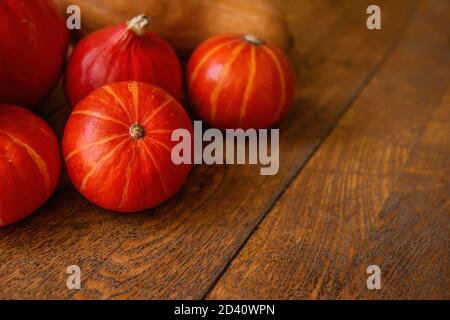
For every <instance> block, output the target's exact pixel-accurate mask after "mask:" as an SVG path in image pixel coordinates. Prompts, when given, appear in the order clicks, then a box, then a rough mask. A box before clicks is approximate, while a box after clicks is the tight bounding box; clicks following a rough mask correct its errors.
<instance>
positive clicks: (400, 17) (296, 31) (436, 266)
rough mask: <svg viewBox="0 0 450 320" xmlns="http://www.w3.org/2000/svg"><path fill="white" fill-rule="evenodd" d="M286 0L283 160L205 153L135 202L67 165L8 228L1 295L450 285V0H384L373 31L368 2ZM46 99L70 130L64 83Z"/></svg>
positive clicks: (271, 294) (423, 291) (365, 295)
mask: <svg viewBox="0 0 450 320" xmlns="http://www.w3.org/2000/svg"><path fill="white" fill-rule="evenodd" d="M279 2H280V3H281V4H282V6H283V8H284V9H285V11H286V13H287V15H288V19H289V23H290V27H291V31H292V33H293V35H294V38H295V48H294V49H293V50H292V53H291V56H292V59H293V61H294V63H295V67H296V70H297V73H298V78H299V81H298V86H297V91H296V99H295V103H294V106H293V107H292V109H291V110H290V113H289V114H288V116H287V117H286V118H285V119H284V121H282V122H281V123H280V132H281V136H280V171H279V173H278V174H277V175H275V176H261V175H260V174H259V168H258V167H257V166H244V165H242V166H206V165H200V166H196V167H195V168H194V170H193V172H192V173H191V175H190V177H189V180H188V182H187V184H186V185H185V187H184V188H183V189H182V190H181V191H180V192H179V193H178V194H177V195H176V196H175V197H174V198H172V199H171V200H169V201H168V202H167V203H165V204H163V205H162V206H160V207H158V208H157V209H155V210H151V211H148V212H144V213H139V214H130V215H124V214H117V213H112V212H107V211H105V210H102V209H100V208H98V207H96V206H95V205H92V204H90V203H89V202H87V201H86V200H85V199H84V198H83V197H82V196H81V195H80V194H79V193H78V192H77V191H75V190H74V189H73V187H72V186H71V185H70V183H69V182H68V181H67V178H65V179H63V180H64V181H63V182H62V184H61V187H60V188H59V190H58V191H57V193H56V194H55V195H54V196H53V197H52V198H51V199H50V201H49V202H48V203H47V204H46V205H44V206H43V207H42V208H41V209H40V210H38V212H36V213H35V214H34V215H32V216H31V217H29V218H27V219H25V220H23V221H21V222H19V223H17V224H15V225H13V226H9V227H6V228H2V229H1V230H0V298H3V299H47V298H51V299H82V298H86V299H129V298H135V299H166V298H169V299H203V298H206V299H229V298H230V299H303V298H306V299H352V298H362V299H391V298H400V299H431V298H437V299H449V298H450V283H449V282H450V281H449V279H450V273H449V269H450V268H449V267H450V264H449V249H450V246H449V245H450V241H449V240H450V239H449V234H450V201H449V200H450V20H449V17H450V1H447V0H422V1H420V0H418V1H415V0H377V1H375V2H376V3H377V4H378V5H379V6H380V7H381V12H382V30H373V31H370V30H368V29H367V28H366V18H367V14H366V8H367V6H368V5H369V4H372V2H373V1H366V0H362V1H359V0H358V1H335V0H320V1H310V0H301V1H298V0H290V1H285V0H284V1H281V0H280V1H279ZM37 112H38V113H39V114H41V115H42V116H44V117H45V118H46V119H47V120H49V121H50V123H51V124H52V126H53V127H54V128H55V130H56V131H57V132H58V134H61V132H62V130H63V127H64V123H65V120H66V118H67V116H68V114H69V112H70V108H69V107H68V105H67V103H65V101H64V96H63V93H62V90H61V88H60V87H58V88H57V89H56V90H55V92H54V93H53V94H52V95H51V96H50V97H49V99H48V101H46V102H45V103H44V104H43V105H42V106H41V107H40V108H39V109H38V111H37ZM70 265H78V266H80V268H81V281H82V284H81V285H82V288H81V290H69V289H67V287H66V280H67V277H68V275H67V274H66V268H67V267H68V266H70ZM369 265H378V266H380V268H381V279H382V280H381V282H382V287H381V290H368V289H367V286H366V280H367V277H368V276H369V275H368V274H367V273H366V268H367V267H368V266H369Z"/></svg>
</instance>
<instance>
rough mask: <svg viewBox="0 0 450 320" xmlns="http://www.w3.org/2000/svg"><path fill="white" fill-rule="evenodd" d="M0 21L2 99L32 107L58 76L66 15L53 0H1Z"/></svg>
mask: <svg viewBox="0 0 450 320" xmlns="http://www.w3.org/2000/svg"><path fill="white" fill-rule="evenodd" d="M0 25H1V28H0V102H2V103H12V104H17V105H21V106H24V107H27V108H31V107H32V106H33V105H34V104H36V103H37V102H38V101H39V100H41V99H42V98H43V97H44V96H45V95H46V94H47V93H48V92H49V91H50V89H51V88H52V86H53V85H54V84H55V82H56V81H57V80H58V78H59V75H60V72H61V68H62V66H63V63H64V60H65V58H66V54H67V47H68V44H69V35H68V31H67V28H66V25H65V23H64V19H63V18H62V16H60V15H59V12H58V10H57V8H56V7H55V5H54V4H53V2H52V1H51V0H2V1H0Z"/></svg>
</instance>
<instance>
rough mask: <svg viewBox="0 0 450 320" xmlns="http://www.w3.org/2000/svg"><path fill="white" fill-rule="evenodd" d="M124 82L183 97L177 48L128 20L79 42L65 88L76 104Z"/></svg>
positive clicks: (73, 55) (70, 61) (179, 98)
mask: <svg viewBox="0 0 450 320" xmlns="http://www.w3.org/2000/svg"><path fill="white" fill-rule="evenodd" d="M150 28H151V26H150ZM121 81H141V82H147V83H151V84H154V85H156V86H159V87H161V88H162V89H164V90H166V91H167V92H168V93H169V94H171V95H172V96H173V97H175V99H177V100H178V101H181V99H182V71H181V65H180V62H179V60H178V57H177V55H176V54H175V52H174V51H173V49H172V48H171V47H170V45H169V44H168V43H167V42H166V41H165V40H164V39H162V38H161V37H159V36H158V35H156V34H155V33H152V32H146V33H145V34H144V35H142V36H139V35H137V34H135V33H134V32H133V31H132V30H130V29H129V28H128V27H127V24H126V23H120V24H117V25H114V26H110V27H106V28H103V29H100V30H98V31H96V32H93V33H91V34H90V35H88V36H86V37H85V38H83V39H82V40H81V41H80V42H79V43H78V44H77V46H76V47H75V49H74V51H73V54H72V56H71V58H70V60H69V64H68V66H67V72H66V77H65V88H66V93H67V97H68V98H69V100H70V102H71V103H72V105H76V104H77V103H78V102H79V101H80V100H81V99H82V98H84V97H85V96H86V95H87V94H89V93H90V92H91V91H92V90H94V89H96V88H99V87H102V86H104V85H107V84H111V83H114V82H121Z"/></svg>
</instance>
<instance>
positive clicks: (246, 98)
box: [187, 35, 295, 130]
mask: <svg viewBox="0 0 450 320" xmlns="http://www.w3.org/2000/svg"><path fill="white" fill-rule="evenodd" d="M187 81H188V89H189V99H190V101H191V105H192V107H193V109H194V111H195V112H196V113H197V115H198V116H199V117H200V118H201V119H202V120H204V121H206V122H207V123H208V124H210V125H211V126H213V127H216V128H219V129H222V130H223V129H226V128H230V129H236V128H243V129H247V128H256V129H258V128H268V127H271V126H272V125H273V124H275V123H276V122H277V121H278V120H279V119H280V118H281V117H282V116H283V114H285V113H286V111H287V109H288V107H289V105H290V104H291V102H292V100H293V97H294V86H295V80H294V71H293V67H292V65H291V64H290V62H289V60H288V58H287V57H286V55H285V54H284V53H283V52H282V51H281V50H279V49H278V48H276V47H274V46H272V45H270V44H267V43H265V42H264V41H262V40H260V39H258V38H256V37H254V36H251V35H244V36H241V35H223V36H217V37H213V38H211V39H209V40H207V41H205V42H204V43H203V44H201V45H200V46H199V47H198V48H197V49H196V50H195V51H194V53H193V54H192V56H191V58H190V59H189V62H188V67H187Z"/></svg>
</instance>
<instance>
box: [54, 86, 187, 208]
mask: <svg viewBox="0 0 450 320" xmlns="http://www.w3.org/2000/svg"><path fill="white" fill-rule="evenodd" d="M178 128H184V129H186V130H188V131H189V133H190V134H191V139H192V131H193V128H192V123H191V120H190V119H189V117H188V115H187V114H186V112H185V110H184V109H183V107H182V106H181V105H180V104H179V103H178V102H177V101H176V100H175V99H174V98H172V97H171V96H170V95H169V94H167V93H166V92H165V91H164V90H162V89H160V88H158V87H156V86H153V85H150V84H147V83H141V82H133V81H132V82H120V83H115V84H112V85H107V86H104V87H101V88H98V89H96V90H94V91H93V92H91V93H90V94H89V95H88V96H87V97H85V98H84V99H83V100H81V101H80V102H79V103H78V104H77V105H76V107H75V108H74V110H73V112H72V114H71V116H70V118H69V120H68V122H67V125H66V128H65V129H64V137H63V154H64V158H65V162H66V168H67V171H68V173H69V176H70V178H71V180H72V182H73V184H74V186H75V187H76V188H77V189H78V190H79V191H80V192H81V193H82V194H83V195H84V196H85V197H86V198H87V199H88V200H90V201H91V202H93V203H95V204H96V205H98V206H100V207H102V208H105V209H108V210H113V211H119V212H135V211H141V210H144V209H148V208H152V207H155V206H157V205H158V204H160V203H162V202H163V201H165V200H166V199H168V198H169V197H171V196H172V195H173V194H175V193H176V192H177V191H178V189H179V188H180V187H181V186H182V185H183V183H184V182H185V180H186V177H187V175H188V173H189V171H190V169H191V165H190V164H181V165H175V164H174V163H173V162H172V159H171V150H172V148H173V146H174V145H175V144H177V143H178V142H172V141H171V134H172V131H173V130H175V129H178Z"/></svg>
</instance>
